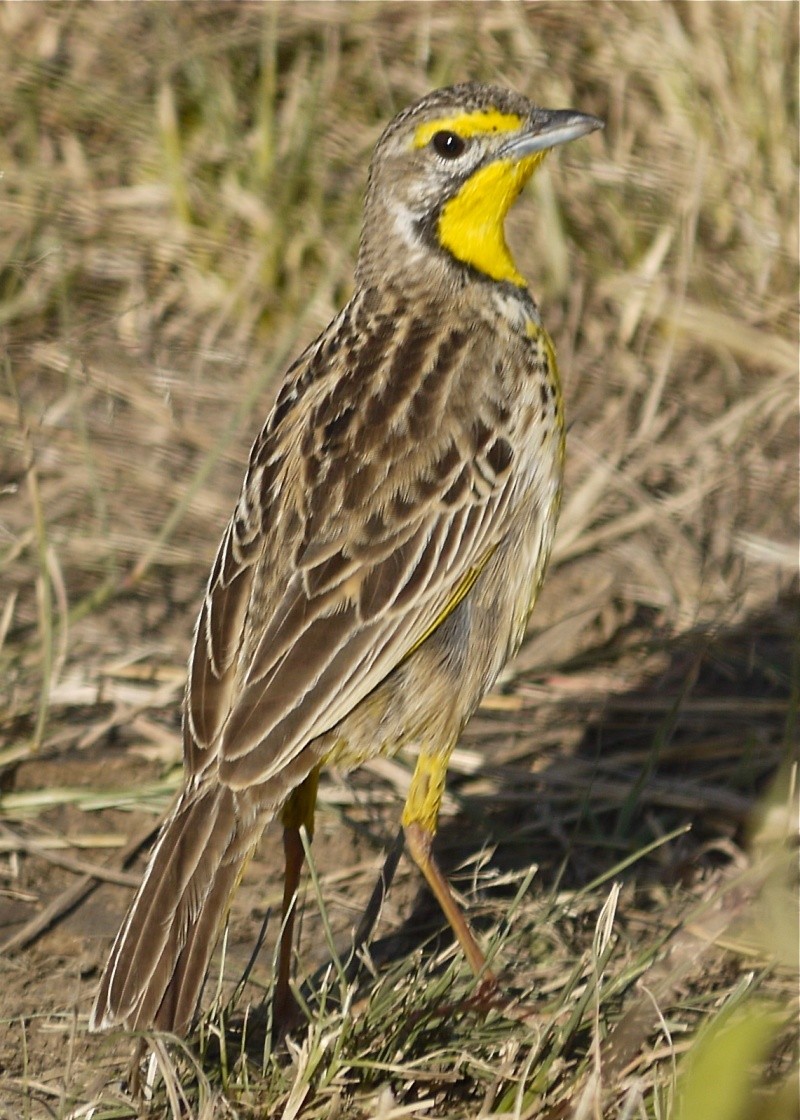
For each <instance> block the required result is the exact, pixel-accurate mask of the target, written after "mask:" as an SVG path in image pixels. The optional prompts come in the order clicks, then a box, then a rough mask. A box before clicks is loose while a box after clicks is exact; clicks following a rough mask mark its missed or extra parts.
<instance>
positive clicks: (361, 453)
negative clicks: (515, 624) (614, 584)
mask: <svg viewBox="0 0 800 1120" xmlns="http://www.w3.org/2000/svg"><path fill="white" fill-rule="evenodd" d="M356 311H357V308H356V309H355V311H354V310H353V309H351V313H350V314H351V317H352V316H353V315H355V314H356ZM392 321H393V320H392V317H391V316H386V315H384V316H383V317H382V319H381V328H380V329H381V335H380V337H381V346H380V348H379V352H378V351H377V350H376V351H375V354H376V355H377V356H376V358H375V361H376V363H377V364H376V365H374V366H373V367H372V368H371V369H370V371H369V374H370V376H369V378H367V377H364V376H359V377H354V376H353V373H354V370H353V369H350V370H348V369H347V368H341V361H342V360H343V359H342V357H341V355H342V354H343V353H345V354H346V352H347V351H346V347H344V348H342V347H339V346H338V345H333V344H332V340H331V338H330V336H328V337H327V339H326V338H323V339H322V340H321V341H320V342H318V343H317V344H315V345H313V346H312V347H310V348H309V350H308V351H307V354H306V357H305V360H302V361H299V362H297V363H295V366H293V367H292V371H291V379H292V384H291V389H287V387H286V386H285V387H284V390H283V391H282V393H281V395H280V396H279V398H278V404H277V405H276V409H275V410H274V411H273V414H272V417H271V418H270V420H268V422H267V424H266V426H265V428H264V430H263V432H262V433H261V436H260V437H259V439H258V440H257V441H256V444H255V446H254V449H253V452H252V455H251V461H250V467H249V470H248V475H247V478H246V479H245V485H244V489H243V492H242V497H241V498H240V502H239V505H238V506H237V511H236V514H235V516H234V519H233V520H232V522H231V525H230V526H229V529H228V532H227V533H226V536H225V538H224V539H223V543H222V545H221V548H220V551H219V553H218V556H217V561H216V563H215V566H214V570H213V572H212V578H211V580H210V583H209V589H208V592H207V594H206V598H205V601H204V604H203V608H202V611H201V614H200V619H199V622H198V627H197V631H196V638H195V646H194V651H193V655H192V661H191V671H190V678H189V686H188V689H187V706H186V710H187V727H188V730H189V732H190V735H189V738H190V739H191V740H192V742H190V744H189V746H188V747H187V758H189V759H190V763H191V765H190V769H191V768H192V767H194V769H197V768H198V767H200V766H206V765H208V764H209V763H210V762H211V755H212V754H213V756H214V759H215V762H216V765H217V767H218V774H219V777H220V779H221V780H222V781H223V782H224V783H225V784H227V785H229V786H231V787H233V788H244V787H246V786H248V785H251V784H255V783H260V782H262V781H265V780H267V779H269V778H270V777H273V776H274V775H275V774H277V773H279V772H280V770H281V769H282V768H283V767H284V766H286V765H287V764H288V763H289V762H291V760H292V759H293V758H295V757H296V756H297V755H298V754H299V753H300V752H301V751H302V750H303V749H304V747H305V746H306V745H307V744H308V743H309V742H310V741H311V740H312V739H314V738H316V737H317V736H319V735H322V734H324V733H325V732H327V731H330V730H331V729H332V728H334V727H335V726H336V725H337V724H338V723H339V722H340V721H341V720H342V719H343V718H344V717H345V716H346V715H347V714H348V713H349V712H350V711H352V710H353V708H355V707H356V706H357V705H358V704H359V703H360V702H361V701H362V700H363V699H364V698H365V697H366V696H367V695H368V694H369V692H371V691H372V689H374V688H375V687H376V686H377V685H378V684H380V682H381V681H382V680H384V679H385V677H386V676H387V675H388V674H389V673H390V672H391V671H392V670H393V669H394V668H395V667H396V666H397V665H399V664H400V663H401V662H402V661H403V659H404V658H405V657H406V656H408V654H409V652H411V651H412V650H414V649H416V648H417V647H418V646H419V645H420V644H421V643H422V642H423V641H425V640H427V639H428V637H429V636H430V634H431V633H432V632H433V631H434V630H435V629H436V628H437V627H438V626H440V625H441V624H442V622H443V621H444V620H445V619H446V618H447V617H448V615H449V614H450V613H451V612H452V611H453V610H454V609H455V607H456V606H457V605H458V603H460V602H461V600H462V599H463V597H464V596H465V595H466V594H468V592H469V589H470V587H471V586H472V584H473V583H474V581H475V579H477V578H479V575H480V572H481V570H482V569H483V566H484V565H485V563H486V562H487V560H488V558H489V556H490V555H491V554H492V552H493V551H494V549H495V547H496V546H497V544H498V543H499V541H500V539H501V535H502V532H503V520H504V519H503V518H502V517H501V516H499V514H500V513H501V512H502V510H503V508H504V507H505V505H506V503H507V501H508V498H509V493H510V492H511V490H512V487H513V483H512V472H511V470H510V460H509V461H508V462H503V463H502V469H501V470H500V471H494V470H493V469H489V468H487V466H486V462H485V460H486V455H485V449H486V442H487V438H488V437H487V436H486V434H485V433H486V432H488V431H489V429H488V428H487V426H486V425H485V424H483V425H481V424H480V423H476V420H475V416H476V409H475V408H473V407H471V406H470V403H469V402H467V403H466V404H465V406H464V407H463V408H462V410H461V413H460V414H458V413H456V412H455V410H453V409H451V408H449V407H447V401H448V394H449V393H455V392H457V391H463V389H464V387H463V386H462V387H461V390H458V388H457V387H456V388H454V386H455V385H456V383H457V381H458V377H459V370H460V369H462V368H463V358H464V354H465V353H466V349H467V341H468V336H467V334H466V333H465V332H460V333H458V332H454V333H452V335H451V336H447V335H445V336H442V335H440V334H437V333H436V332H431V330H430V325H429V324H428V326H426V327H425V329H424V331H423V330H422V329H420V331H419V332H415V330H414V328H413V324H412V327H411V328H408V326H406V327H405V328H404V329H403V331H402V332H400V333H399V334H398V336H397V338H395V339H394V341H393V343H392V340H391V331H390V327H389V326H387V324H391V322H392ZM394 321H403V316H402V315H401V314H400V312H399V311H398V315H397V317H396V318H395V320H394ZM405 321H406V322H407V318H406V320H405ZM332 329H341V330H347V331H349V332H350V336H351V337H352V334H353V333H354V332H355V333H359V332H361V333H365V331H366V328H364V326H363V324H362V325H359V324H358V323H356V324H355V326H353V324H352V323H350V324H348V321H347V316H346V315H343V316H342V317H340V320H339V321H338V326H337V325H336V324H334V327H333V328H332ZM334 341H335V340H334ZM390 343H391V344H390ZM332 355H334V357H332ZM336 355H338V357H335V356H336ZM337 361H339V362H340V365H339V366H338V367H337V364H336V363H337ZM415 370H417V371H419V370H421V371H422V375H421V376H417V375H415V374H414V371H415ZM356 372H358V371H356ZM392 379H393V380H392ZM437 379H438V380H437ZM476 383H477V385H478V386H480V381H479V380H477V381H476ZM437 384H438V389H436V390H435V391H434V387H435V386H437ZM479 391H480V390H479V388H478V389H475V390H474V392H475V393H476V394H479ZM304 394H305V395H306V398H307V399H305V400H304V399H303V398H304ZM359 394H361V396H360V397H359ZM396 402H402V403H403V410H400V411H398V409H399V405H398V407H397V408H395V407H390V406H392V405H393V404H394V403H396ZM478 403H480V402H478ZM301 406H302V407H301ZM404 413H405V414H407V416H408V417H411V418H413V421H414V423H413V425H411V426H409V425H406V427H405V428H403V425H402V423H401V418H402V415H403V414H404ZM359 422H360V423H361V424H362V428H361V429H359V427H358V424H359ZM332 425H334V426H333V428H332ZM412 427H413V432H412V430H411V428H412ZM345 432H346V434H345ZM476 433H477V434H476ZM370 456H373V457H374V458H372V459H370ZM365 464H366V467H368V468H369V469H366V467H365ZM387 464H388V465H387ZM490 467H491V465H490ZM367 481H368V482H369V486H368V487H366V489H365V486H366V483H367ZM356 497H357V498H358V500H357V501H356V500H355V498H356ZM212 748H213V749H212ZM203 752H205V757H204V758H203V757H201V756H202V755H203Z"/></svg>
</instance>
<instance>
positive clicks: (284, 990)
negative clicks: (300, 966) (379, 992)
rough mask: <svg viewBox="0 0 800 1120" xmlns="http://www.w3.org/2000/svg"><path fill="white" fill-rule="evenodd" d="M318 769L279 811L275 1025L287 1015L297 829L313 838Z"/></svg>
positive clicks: (299, 860) (298, 866) (299, 849)
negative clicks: (280, 890)
mask: <svg viewBox="0 0 800 1120" xmlns="http://www.w3.org/2000/svg"><path fill="white" fill-rule="evenodd" d="M318 784H319V770H318V769H316V768H315V769H314V770H312V771H311V773H310V774H309V775H308V777H307V778H306V779H305V781H304V782H302V784H301V785H299V786H298V787H297V789H296V790H293V791H292V793H291V794H290V795H289V798H288V800H287V802H286V804H285V805H284V807H283V811H282V812H281V822H282V824H283V851H284V857H285V860H286V869H285V871H284V876H283V906H282V908H281V940H280V946H279V948H278V974H277V976H276V978H275V997H274V1001H273V1017H274V1021H275V1023H276V1025H277V1026H281V1025H282V1024H284V1023H286V1021H287V1018H288V1013H289V1004H290V992H289V977H290V975H291V968H292V940H293V938H294V918H295V913H296V910H297V888H298V886H299V883H300V873H301V872H302V870H303V863H304V862H305V851H304V850H303V841H302V838H301V836H300V829H301V827H302V826H303V825H305V828H306V832H307V833H308V838H309V840H310V839H311V838H312V837H313V835H314V809H315V807H316V804H317V786H318Z"/></svg>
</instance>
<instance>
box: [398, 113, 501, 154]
mask: <svg viewBox="0 0 800 1120" xmlns="http://www.w3.org/2000/svg"><path fill="white" fill-rule="evenodd" d="M521 124H522V117H518V116H517V114H516V113H500V112H498V111H497V109H478V110H476V111H475V112H474V113H458V114H456V116H454V117H440V118H439V120H436V121H428V122H427V123H426V124H421V125H420V126H419V128H418V129H417V131H416V132H415V133H414V145H413V146H414V147H415V148H424V147H425V145H426V144H429V143H430V142H431V139H432V138H433V136H434V135H435V134H436V133H437V132H455V133H457V134H458V135H459V136H461V137H463V139H465V140H466V139H468V138H469V137H470V136H478V135H480V134H481V133H486V132H514V131H515V130H516V129H518V128H519V127H520V126H521Z"/></svg>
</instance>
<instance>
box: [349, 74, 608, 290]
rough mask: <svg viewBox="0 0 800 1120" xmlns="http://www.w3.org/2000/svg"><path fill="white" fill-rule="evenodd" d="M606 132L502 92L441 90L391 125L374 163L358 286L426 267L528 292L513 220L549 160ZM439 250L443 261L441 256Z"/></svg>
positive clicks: (588, 119)
mask: <svg viewBox="0 0 800 1120" xmlns="http://www.w3.org/2000/svg"><path fill="white" fill-rule="evenodd" d="M602 127H603V122H602V121H600V120H599V119H598V118H597V117H593V116H589V115H588V114H586V113H579V112H576V111H574V110H572V109H541V108H538V107H537V106H535V105H534V104H533V103H532V102H531V101H529V100H528V99H527V98H525V97H522V96H521V95H520V94H517V93H513V92H512V91H510V90H506V89H501V88H499V87H497V86H489V85H482V84H480V83H477V82H469V83H465V84H462V85H456V86H450V87H448V88H445V89H439V90H434V91H433V92H432V93H430V94H428V95H427V96H426V97H424V98H422V100H420V101H417V102H416V103H415V104H413V105H410V106H409V107H408V108H406V109H404V110H403V111H402V112H401V113H399V114H398V116H396V117H395V118H394V120H393V121H392V122H391V123H390V124H389V125H388V127H387V128H386V130H385V131H384V133H383V135H382V136H381V138H380V140H379V141H378V144H377V147H376V148H375V154H374V156H373V158H372V164H371V166H370V174H369V185H368V188H367V197H366V204H365V219H364V233H363V236H362V242H361V250H360V254H359V263H358V273H357V275H358V279H359V281H360V282H368V281H369V280H370V279H371V278H372V277H373V276H375V275H386V274H387V273H388V274H389V275H392V276H393V277H394V278H395V279H399V280H401V281H402V280H403V278H404V276H405V275H407V276H408V278H409V279H412V278H413V277H414V275H415V272H416V271H417V270H419V269H420V268H424V267H425V265H426V263H428V264H432V266H433V267H434V268H435V269H436V270H437V271H439V272H440V274H442V275H446V274H447V273H448V271H449V272H450V273H451V274H452V270H453V269H454V268H455V269H456V270H461V271H463V269H464V268H465V267H466V268H469V269H472V270H474V271H475V272H477V273H479V274H480V275H482V276H483V277H488V278H489V279H491V280H494V281H500V282H503V281H504V282H508V283H511V284H513V285H516V286H524V284H525V281H524V279H523V277H522V276H521V275H520V273H519V271H518V269H517V267H516V265H515V264H514V261H513V258H512V257H511V253H510V252H509V249H508V246H507V244H506V239H505V233H504V228H503V225H504V220H505V217H506V215H507V213H508V211H509V210H510V208H511V205H512V204H513V202H514V200H515V199H516V198H517V196H518V195H519V193H520V191H521V190H522V188H523V187H524V186H525V184H526V183H527V182H528V180H529V179H530V177H531V175H532V174H533V173H534V171H535V170H536V168H537V167H538V166H539V164H540V163H541V162H542V160H543V159H544V157H545V155H546V154H547V152H548V151H549V150H550V149H551V148H554V147H556V145H558V144H565V143H567V141H569V140H575V139H577V138H578V137H580V136H585V135H586V134H587V133H589V132H593V131H594V130H595V129H597V128H602ZM432 250H433V253H432V252H431V251H432Z"/></svg>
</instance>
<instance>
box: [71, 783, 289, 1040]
mask: <svg viewBox="0 0 800 1120" xmlns="http://www.w3.org/2000/svg"><path fill="white" fill-rule="evenodd" d="M249 792H252V791H249ZM275 809H276V806H274V805H270V806H269V807H267V806H265V805H264V802H263V800H262V801H261V802H260V804H259V803H257V802H256V799H255V798H253V797H248V795H247V792H245V793H242V792H239V793H236V792H233V791H232V790H230V789H228V788H227V787H225V786H221V785H215V786H213V787H211V788H209V789H207V790H205V791H197V790H192V789H191V788H190V789H188V790H187V791H185V792H184V794H183V795H182V797H181V798H180V800H179V801H178V803H177V805H176V807H175V809H174V811H173V812H172V813H171V815H170V816H169V817H168V818H167V820H166V822H165V823H164V825H163V827H162V830H161V833H160V835H159V838H158V841H157V842H156V845H155V848H154V849H153V852H152V855H151V857H150V862H149V863H148V865H147V869H146V871H145V874H144V879H143V880H142V885H141V886H140V887H139V890H138V891H137V893H136V897H135V898H134V900H133V903H132V905H131V908H130V910H129V911H128V915H127V917H126V919H125V921H124V922H123V924H122V928H121V929H120V931H119V933H118V934H117V938H116V941H115V942H114V946H113V948H112V950H111V955H110V957H109V960H108V964H107V965H106V968H105V972H104V973H103V977H102V980H101V982H100V991H99V993H98V995H97V999H96V1001H95V1005H94V1008H93V1009H92V1014H91V1017H90V1020H89V1029H90V1030H104V1029H106V1028H108V1027H112V1026H124V1027H128V1028H131V1029H136V1028H146V1027H156V1028H158V1029H160V1030H169V1031H174V1032H176V1033H178V1034H180V1033H183V1032H185V1031H186V1030H187V1029H188V1027H189V1025H190V1024H191V1021H192V1018H193V1016H194V1013H195V1010H196V1008H197V1003H198V1000H199V998H200V992H201V989H202V986H203V981H204V979H205V975H206V971H207V969H208V965H209V961H210V960H211V954H212V953H213V951H214V947H215V945H216V942H217V939H218V937H219V934H220V931H221V928H222V925H223V923H224V921H225V916H226V914H227V909H228V904H229V901H230V898H231V896H232V894H233V892H234V890H235V888H236V886H237V885H238V881H239V879H240V878H241V876H242V873H243V871H244V868H245V865H246V863H247V860H248V858H249V856H250V854H251V853H252V851H253V849H254V848H255V846H256V844H257V843H258V840H259V838H260V836H261V833H262V832H263V830H264V827H265V826H266V824H267V822H268V821H269V820H270V818H271V817H272V816H273V814H274V812H275Z"/></svg>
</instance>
